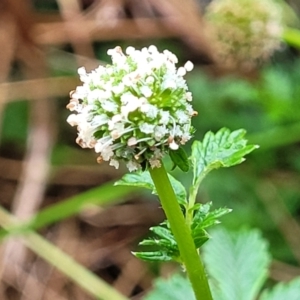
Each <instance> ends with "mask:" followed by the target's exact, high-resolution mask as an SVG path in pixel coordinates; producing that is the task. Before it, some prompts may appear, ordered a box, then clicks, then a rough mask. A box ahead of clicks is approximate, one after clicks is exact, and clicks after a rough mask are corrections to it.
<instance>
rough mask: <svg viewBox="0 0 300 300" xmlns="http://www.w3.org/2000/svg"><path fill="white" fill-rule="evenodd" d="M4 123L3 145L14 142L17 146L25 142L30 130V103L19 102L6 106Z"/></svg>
mask: <svg viewBox="0 0 300 300" xmlns="http://www.w3.org/2000/svg"><path fill="white" fill-rule="evenodd" d="M4 112H5V113H4V116H3V119H2V120H1V122H2V125H1V127H2V131H3V133H2V136H1V140H2V143H3V142H4V143H5V142H14V144H15V145H17V144H18V143H20V142H25V141H26V138H27V128H28V103H27V102H26V101H17V102H12V103H8V104H7V105H6V106H5V111H4Z"/></svg>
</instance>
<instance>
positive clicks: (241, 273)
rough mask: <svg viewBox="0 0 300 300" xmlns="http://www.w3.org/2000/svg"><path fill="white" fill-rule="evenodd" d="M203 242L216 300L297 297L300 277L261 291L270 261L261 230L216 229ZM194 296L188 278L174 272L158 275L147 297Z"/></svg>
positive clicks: (156, 299) (292, 299)
mask: <svg viewBox="0 0 300 300" xmlns="http://www.w3.org/2000/svg"><path fill="white" fill-rule="evenodd" d="M211 234H212V236H213V239H212V240H211V241H210V242H209V243H207V244H206V245H205V246H204V262H205V263H206V269H207V272H208V274H209V276H210V283H211V287H212V292H213V299H214V300H235V299H236V300H255V299H259V300H282V299H288V300H298V299H299V291H300V278H296V279H294V280H293V281H291V282H289V283H279V284H277V285H275V287H273V288H272V289H266V290H264V291H263V292H262V294H261V296H259V293H260V291H261V288H262V286H263V284H264V282H265V279H266V278H267V274H268V267H269V265H270V255H269V253H268V245H267V243H266V241H265V240H264V239H263V238H262V236H261V233H260V232H259V231H258V230H253V229H252V230H246V229H242V230H240V231H238V232H235V231H228V230H225V229H217V230H214V231H213V232H212V233H211ZM169 299H170V300H171V299H176V300H186V299H188V300H190V299H195V297H194V295H193V294H192V287H191V285H190V284H189V282H188V280H187V279H185V278H184V277H182V276H180V275H179V274H174V275H173V276H172V277H170V278H169V279H168V280H163V279H158V280H157V281H156V282H155V284H154V288H153V290H152V291H151V292H150V293H149V294H148V295H147V296H146V298H145V300H169Z"/></svg>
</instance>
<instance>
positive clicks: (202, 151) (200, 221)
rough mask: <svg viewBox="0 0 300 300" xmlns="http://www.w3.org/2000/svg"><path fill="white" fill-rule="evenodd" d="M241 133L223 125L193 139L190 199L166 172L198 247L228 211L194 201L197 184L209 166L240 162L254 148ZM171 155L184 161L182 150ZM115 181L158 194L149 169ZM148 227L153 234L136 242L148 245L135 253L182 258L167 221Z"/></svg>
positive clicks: (150, 257)
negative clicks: (201, 137) (211, 227)
mask: <svg viewBox="0 0 300 300" xmlns="http://www.w3.org/2000/svg"><path fill="white" fill-rule="evenodd" d="M244 135H245V131H244V130H236V131H233V132H230V130H229V129H227V128H222V129H221V130H219V131H218V132H217V133H216V134H214V133H212V132H208V133H207V134H206V135H205V137H204V140H203V142H200V141H195V142H194V143H193V145H192V155H191V157H190V160H191V161H192V165H193V173H194V179H193V183H192V186H191V187H190V189H189V191H190V195H189V201H187V192H186V191H185V188H184V187H183V185H182V184H181V183H180V182H179V181H177V180H176V179H175V178H174V177H172V176H171V175H168V176H169V179H170V182H171V185H172V187H173V189H174V191H175V195H176V197H177V201H178V202H179V204H180V205H181V208H182V211H183V214H184V216H185V219H186V223H187V224H188V226H189V228H190V230H191V235H192V238H193V240H194V243H195V246H196V248H197V249H199V248H200V247H201V246H202V245H203V244H204V243H205V242H206V241H207V240H208V239H209V235H208V233H207V232H206V229H207V228H208V227H210V226H213V225H216V224H218V223H219V218H220V217H221V216H223V215H224V214H227V213H229V212H230V211H231V210H230V209H227V208H219V209H216V210H213V211H211V206H212V204H211V203H207V204H200V203H198V204H195V201H196V195H197V191H198V188H199V185H200V183H201V181H202V179H203V178H204V177H205V176H206V175H207V174H208V173H209V172H210V171H211V170H213V169H217V168H220V167H230V166H233V165H236V164H239V163H241V162H242V161H243V160H244V156H245V155H247V154H248V153H250V152H251V151H253V150H254V149H256V148H257V146H254V145H247V140H246V139H244ZM171 152H175V151H171ZM171 159H172V160H173V162H174V163H175V164H177V165H179V164H185V163H187V159H186V154H185V152H184V154H182V153H181V152H180V153H179V154H178V155H177V154H176V156H173V157H172V156H171ZM116 185H125V186H128V185H129V186H135V187H144V188H147V189H150V190H152V192H153V193H154V194H157V193H156V189H155V186H154V183H153V181H152V179H151V176H150V174H149V173H148V172H137V173H130V174H126V175H124V176H123V178H122V179H121V180H119V181H118V182H116ZM150 230H151V231H152V236H150V237H149V238H147V239H145V240H144V241H142V242H141V243H140V244H139V245H140V246H143V247H144V246H147V247H148V249H146V250H145V251H139V252H135V255H136V256H137V257H139V258H142V259H144V260H147V261H170V260H175V261H181V258H180V252H179V249H178V246H177V243H176V241H175V238H174V236H173V233H172V231H171V229H170V227H169V223H168V222H164V223H162V224H160V225H159V226H155V227H152V228H151V229H150Z"/></svg>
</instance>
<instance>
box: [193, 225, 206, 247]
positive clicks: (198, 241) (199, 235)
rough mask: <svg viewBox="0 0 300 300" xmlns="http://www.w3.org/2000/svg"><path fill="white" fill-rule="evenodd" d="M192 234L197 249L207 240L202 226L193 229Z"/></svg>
mask: <svg viewBox="0 0 300 300" xmlns="http://www.w3.org/2000/svg"><path fill="white" fill-rule="evenodd" d="M192 235H193V239H194V243H195V246H196V248H197V249H198V248H200V247H201V246H202V245H203V244H204V243H205V242H207V241H208V240H209V235H208V234H207V232H206V231H205V230H203V229H202V228H196V229H195V230H193V233H192Z"/></svg>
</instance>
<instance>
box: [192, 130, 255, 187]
mask: <svg viewBox="0 0 300 300" xmlns="http://www.w3.org/2000/svg"><path fill="white" fill-rule="evenodd" d="M245 133H246V131H245V130H243V129H240V130H236V131H233V132H231V131H230V130H229V129H227V128H222V129H220V130H219V131H218V132H217V133H216V134H214V133H212V132H208V133H206V134H205V136H204V139H203V141H202V142H200V141H195V142H194V143H193V145H192V155H191V161H192V165H193V171H194V179H193V185H199V181H200V180H201V179H202V178H203V177H204V176H205V175H206V174H207V173H209V172H210V171H211V170H213V169H218V168H221V167H230V166H234V165H236V164H239V163H241V162H243V161H244V156H245V155H247V154H248V153H250V152H252V151H253V150H254V149H256V148H257V146H256V145H247V140H246V139H244V135H245Z"/></svg>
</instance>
